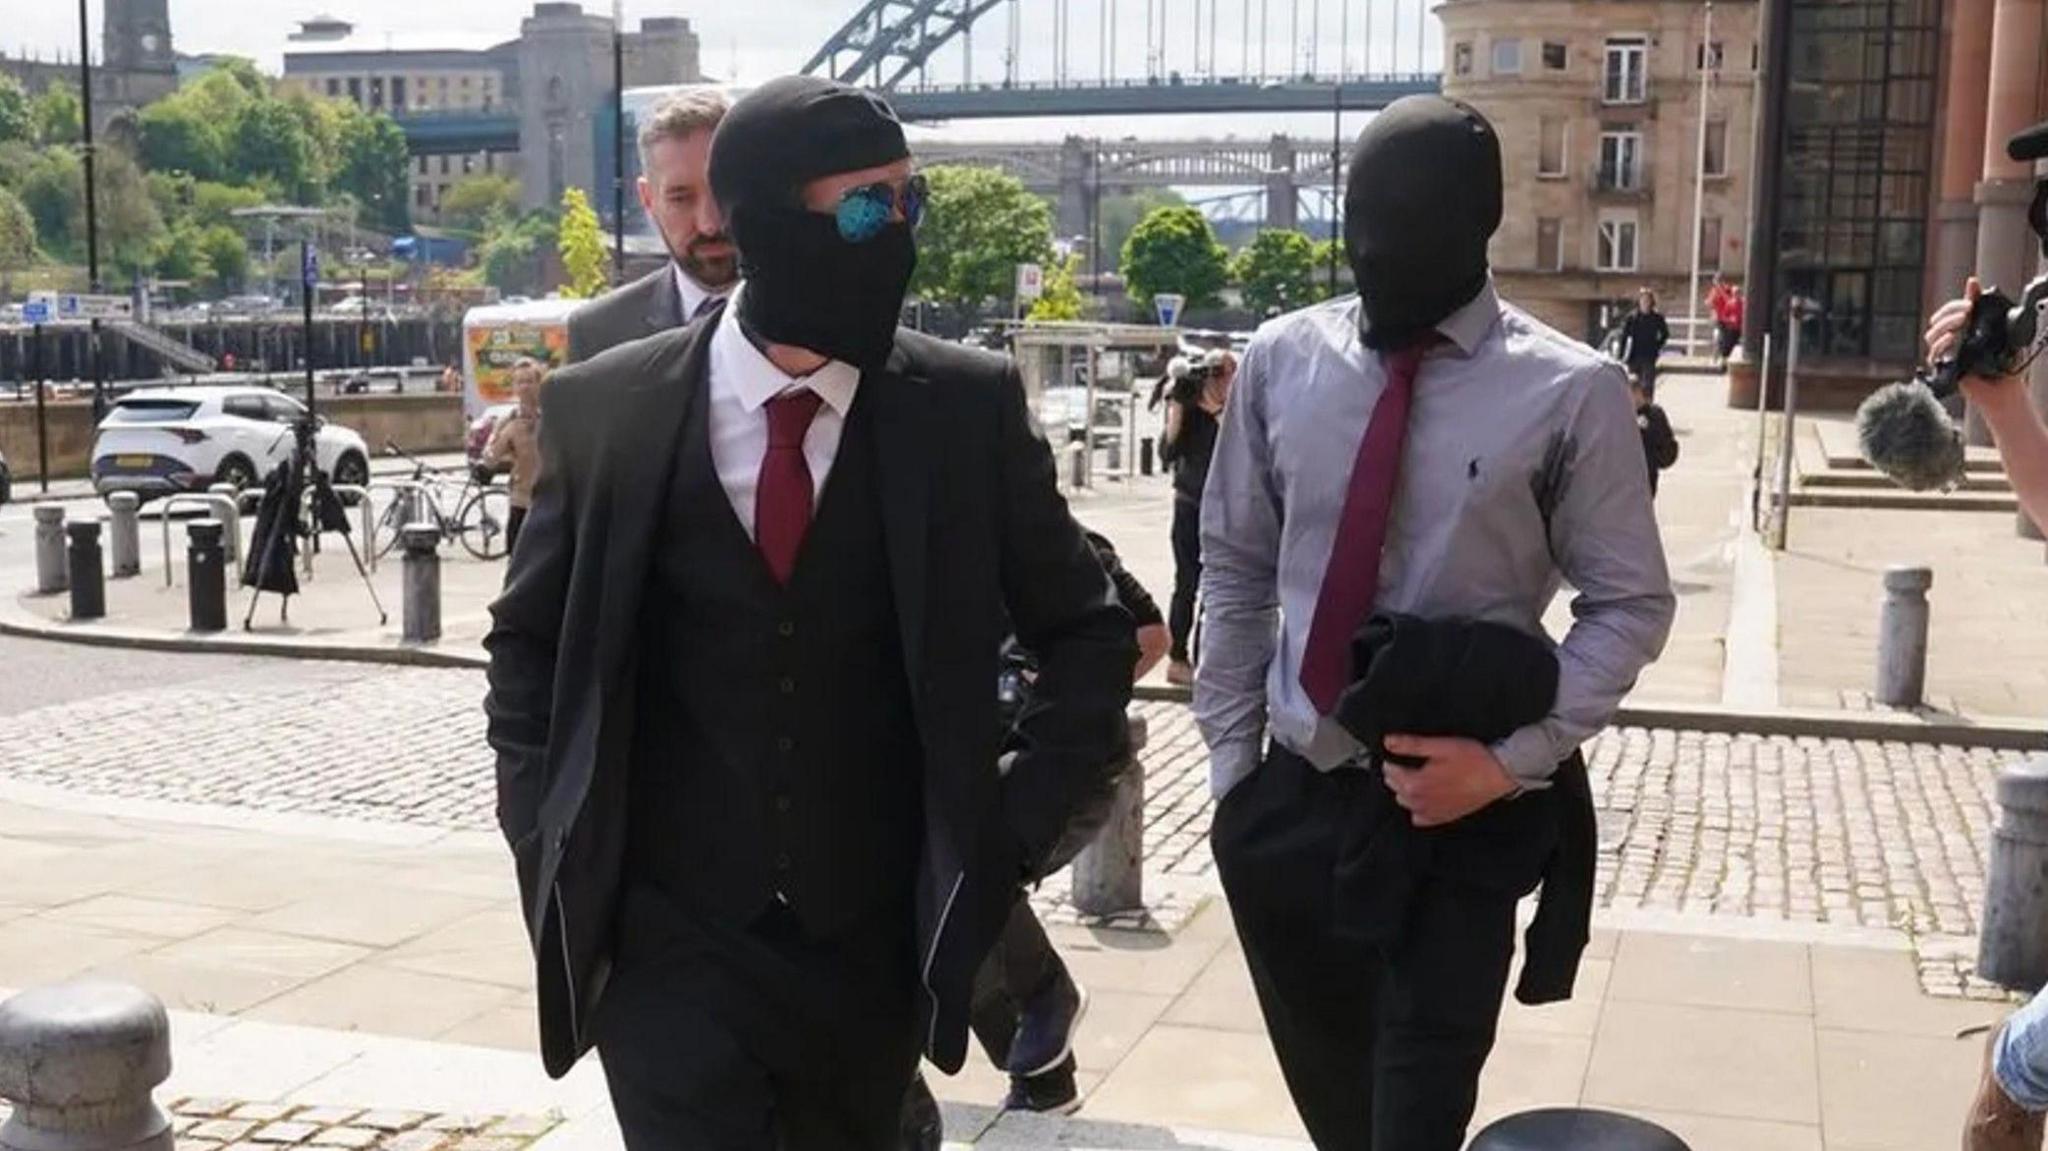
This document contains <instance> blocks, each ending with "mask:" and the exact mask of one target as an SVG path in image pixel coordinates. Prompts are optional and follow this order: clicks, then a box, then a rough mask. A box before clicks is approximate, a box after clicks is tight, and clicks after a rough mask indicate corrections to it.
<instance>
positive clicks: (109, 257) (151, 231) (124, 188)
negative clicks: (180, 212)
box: [73, 148, 164, 273]
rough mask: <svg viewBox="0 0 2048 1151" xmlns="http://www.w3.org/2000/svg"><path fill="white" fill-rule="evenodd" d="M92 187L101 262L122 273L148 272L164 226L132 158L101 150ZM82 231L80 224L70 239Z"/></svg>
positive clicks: (125, 154) (114, 151) (118, 152)
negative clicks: (97, 197)
mask: <svg viewBox="0 0 2048 1151" xmlns="http://www.w3.org/2000/svg"><path fill="white" fill-rule="evenodd" d="M94 184H95V190H96V191H97V193H98V196H99V229H100V259H101V262H102V263H104V264H107V265H110V266H112V267H113V268H115V269H117V270H119V271H122V272H124V273H133V272H135V271H137V270H140V269H145V268H148V267H149V266H150V264H151V255H152V253H153V250H154V248H155V246H156V244H157V242H158V239H159V238H160V237H161V236H162V234H163V231H164V223H163V217H162V216H161V215H159V214H158V213H157V210H156V204H155V203H154V202H153V201H151V199H150V197H149V183H148V181H147V180H146V179H145V178H144V177H143V174H142V169H141V168H140V167H138V166H137V165H136V163H135V158H134V157H133V156H131V155H129V154H128V153H126V152H124V151H122V150H120V149H119V148H104V149H101V150H100V152H99V162H98V164H96V165H95V175H94ZM82 228H83V225H82V224H81V225H80V226H79V228H76V229H74V230H73V235H79V234H82Z"/></svg>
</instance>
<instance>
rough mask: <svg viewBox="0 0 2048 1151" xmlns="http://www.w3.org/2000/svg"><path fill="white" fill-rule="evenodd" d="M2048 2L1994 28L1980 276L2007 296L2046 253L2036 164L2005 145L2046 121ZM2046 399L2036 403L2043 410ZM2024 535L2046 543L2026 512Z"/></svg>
mask: <svg viewBox="0 0 2048 1151" xmlns="http://www.w3.org/2000/svg"><path fill="white" fill-rule="evenodd" d="M2044 9H2048V0H1997V5H1996V8H1995V9H1994V11H1993V14H1992V21H1991V67H1990V70H1989V71H1990V83H1989V93H1988V99H1987V103H1986V114H1985V125H1984V164H1983V168H1982V172H1983V179H1982V180H1980V181H1979V182H1978V184H1977V192H1976V201H1977V208H1978V218H1977V265H1976V267H1977V275H1978V277H1979V278H1981V279H1982V280H1983V281H1984V283H1985V285H1986V286H1987V287H1989V286H1993V285H1995V286H1997V287H1998V288H2000V289H2002V290H2004V291H2005V292H2007V293H2008V294H2010V293H2014V292H2017V291H2018V290H2019V289H2020V288H2021V287H2022V286H2024V285H2025V284H2026V282H2027V280H2029V279H2031V278H2032V275H2033V272H2034V269H2035V267H2036V266H2037V264H2038V262H2039V257H2040V247H2039V245H2038V244H2037V243H2036V241H2035V239H2034V235H2033V233H2032V232H2031V231H2029V230H2028V228H2027V205H2028V204H2029V203H2031V202H2032V201H2033V195H2034V171H2033V166H2032V165H2031V164H2022V163H2016V162H2014V161H2012V160H2010V159H2008V158H2007V157H2006V154H2005V142H2006V140H2007V139H2009V138H2010V137H2011V136H2012V135H2013V133H2015V132H2018V131H2019V130H2020V129H2022V128H2025V127H2027V126H2029V125H2031V124H2033V123H2034V122H2035V121H2037V120H2039V119H2040V118H2041V109H2040V106H2039V93H2040V84H2041V45H2042V37H2043V35H2044V34H2048V27H2044V25H2043V21H2042V15H2043V11H2044ZM2040 400H2041V396H2040V395H2039V394H2038V393H2037V394H2036V396H2035V402H2036V406H2037V407H2038V406H2039V404H2040ZM2019 531H2020V535H2021V536H2023V537H2025V538H2027V539H2040V538H2041V532H2040V529H2039V528H2037V527H2035V526H2034V524H2033V522H2032V521H2031V520H2029V519H2028V518H2027V516H2026V513H2025V512H2021V513H2019Z"/></svg>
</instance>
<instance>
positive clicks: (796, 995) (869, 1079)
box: [486, 77, 1136, 1151]
mask: <svg viewBox="0 0 2048 1151" xmlns="http://www.w3.org/2000/svg"><path fill="white" fill-rule="evenodd" d="M711 175H712V183H713V187H714V189H715V190H716V193H717V196H718V200H719V203H720V206H721V207H722V208H723V209H724V211H725V213H726V219H727V220H728V221H730V224H731V227H732V231H733V235H734V237H735V239H736V240H737V242H738V245H739V249H740V251H741V253H742V256H741V260H742V264H743V266H744V270H745V276H746V283H745V286H744V288H743V289H742V290H741V291H739V292H738V293H737V294H736V295H735V297H734V299H733V301H732V303H731V304H730V305H729V306H728V307H727V308H726V309H724V311H723V312H721V313H720V314H719V315H718V317H717V318H716V319H714V320H707V321H706V322H703V323H697V324H691V325H689V326H686V327H683V328H680V329H675V330H672V331H669V332H666V333H663V334H662V335H659V336H656V337H653V338H651V339H647V340H642V341H639V342H637V343H633V344H630V345H625V346H621V347H618V348H614V349H612V350H611V351H609V352H606V353H604V354H603V355H600V356H598V357H597V358H596V359H594V360H591V361H589V362H587V363H583V364H578V365H575V366H572V367H569V368H565V369H563V370H561V371H560V372H558V373H556V374H555V375H554V377H553V378H552V379H551V381H550V383H549V385H548V387H547V389H546V390H545V392H544V394H543V398H542V411H543V416H542V421H541V427H542V429H543V430H542V435H541V440H542V454H543V464H542V468H541V481H540V486H539V488H538V490H537V492H536V493H535V498H534V506H533V510H532V511H531V513H530V514H529V515H528V518H527V520H526V524H525V529H524V531H523V532H522V534H521V536H520V544H519V549H518V551H517V552H516V553H515V554H514V556H513V559H512V565H511V571H510V573H509V576H508V581H507V586H506V589H505V592H504V594H503V596H502V597H501V598H500V599H499V600H498V602H497V603H496V604H495V605H493V607H492V615H493V627H492V630H491V633H490V636H489V637H488V639H487V640H486V646H487V647H488V649H489V650H490V653H491V668H490V697H489V699H488V701H487V703H486V710H487V711H488V713H489V719H490V741H491V745H492V747H493V748H494V749H495V750H496V751H497V753H498V813H499V821H500V824H501V825H502V827H503V830H504V832H505V835H506V837H507V838H508V839H509V840H510V841H511V843H512V850H513V855H514V857H515V860H516V863H517V870H518V875H519V881H520V891H521V896H522V899H523V901H524V903H523V907H524V910H525V914H526V918H527V924H528V927H529V928H530V931H531V935H532V941H533V944H534V947H535V952H536V957H537V960H538V964H539V979H538V993H539V1002H540V1015H541V1019H540V1024H541V1046H542V1055H543V1057H544V1059H545V1062H546V1065H547V1068H548V1070H549V1072H550V1073H552V1074H555V1075H561V1074H565V1073H566V1072H567V1071H568V1069H569V1068H570V1066H571V1065H572V1064H573V1063H574V1062H575V1061H576V1060H577V1059H578V1058H579V1057H580V1056H581V1055H582V1054H583V1052H585V1051H586V1050H588V1049H589V1048H590V1047H591V1046H593V1045H595V1046H596V1047H598V1048H599V1050H600V1053H601V1054H602V1056H603V1059H604V1067H605V1072H606V1075H607V1077H608V1079H609V1081H610V1085H611V1089H612V1098H613V1102H614V1105H615V1108H616V1110H617V1113H618V1117H619V1121H620V1125H621V1128H622V1129H623V1131H624V1133H625V1137H626V1143H627V1146H628V1147H630V1148H634V1149H636V1151H638V1149H642V1148H671V1147H673V1148H693V1149H694V1148H716V1149H728V1148H731V1149H742V1151H753V1149H761V1151H767V1149H770V1148H783V1149H790V1151H804V1149H809V1148H820V1149H823V1148H830V1149H832V1151H861V1149H865V1148H883V1147H888V1146H890V1145H891V1144H892V1143H893V1140H894V1137H895V1135H896V1121H897V1117H898V1106H899V1104H900V1103H901V1102H902V1100H903V1097H904V1091H905V1089H906V1088H907V1086H908V1085H909V1083H910V1080H911V1077H912V1074H913V1072H914V1069H915V1065H916V1061H917V1057H918V1055H919V1053H920V1052H923V1053H924V1054H925V1055H927V1056H928V1057H929V1058H930V1059H931V1060H932V1061H933V1062H934V1063H936V1064H937V1065H938V1066H939V1067H941V1068H942V1069H944V1070H947V1071H949V1072H951V1071H956V1070H958V1069H959V1067H960V1064H961V1062H962V1060H963V1058H964V1055H965V1047H966V1034H967V1007H968V999H969V989H970V986H971V983H972V980H973V976H974V972H975V969H976V968H977V967H978V966H979V965H980V963H981V960H982V957H983V956H984V955H985V954H986V953H987V951H988V949H989V946H990V944H991V942H992V941H993V940H994V939H995V937H996V935H997V933H998V932H999V930H1000V929H1001V927H1002V924H1003V922H1004V919H1005V917H1006V916H1007V915H1008V913H1009V910H1010V906H1011V904H1012V901H1013V900H1014V899H1015V895H1016V889H1017V885H1018V883H1019V881H1020V879H1021V878H1022V877H1023V876H1025V875H1027V874H1030V873H1031V872H1033V871H1034V870H1035V868H1036V867H1037V866H1038V864H1040V863H1041V862H1042V861H1044V860H1045V859H1047V858H1048V857H1049V856H1050V853H1051V852H1052V850H1053V848H1054V846H1055V845H1056V843H1057V841H1058V839H1059V837H1060V833H1061V830H1062V828H1063V826H1064V824H1065V822H1066V819H1067V817H1068V815H1069V813H1070V812H1071V810H1072V809H1073V807H1074V806H1075V804H1076V802H1077V800H1078V797H1080V796H1082V795H1084V794H1087V793H1088V792H1089V791H1090V789H1091V786H1092V785H1094V784H1095V782H1096V781H1097V780H1099V778H1100V776H1101V773H1103V772H1104V771H1106V770H1108V769H1109V768H1110V767H1111V766H1112V765H1113V764H1114V763H1115V761H1116V760H1117V758H1118V757H1119V756H1120V755H1121V754H1122V753H1123V744H1124V732H1123V710H1124V707H1125V705H1126V704H1127V703H1128V700H1129V696H1130V671H1131V666H1132V661H1133V660H1134V659H1135V658H1136V647H1135V645H1134V644H1133V642H1132V639H1131V632H1132V625H1131V619H1130V616H1129V615H1128V614H1127V613H1126V612H1125V611H1124V610H1123V609H1122V608H1121V607H1119V606H1118V604H1117V601H1116V598H1115V595H1114V593H1113V592H1112V590H1111V587H1110V583H1109V580H1108V577H1107V576H1106V575H1105V574H1104V573H1103V569H1102V566H1101V565H1100V564H1099V563H1098V562H1097V561H1096V560H1095V558H1094V556H1093V554H1092V553H1091V552H1090V550H1089V547H1088V544H1087V542H1086V541H1085V540H1084V539H1083V537H1082V534H1081V531H1080V529H1079V528H1078V527H1077V526H1076V525H1075V524H1074V522H1073V519H1072V518H1071V517H1070V516H1069V515H1068V513H1067V509H1066V506H1065V504H1064V502H1063V501H1062V500H1061V499H1060V497H1059V495H1058V493H1057V491H1056V490H1055V487H1054V478H1053V463H1052V457H1051V454H1050V453H1049V451H1048V450H1047V448H1046V445H1045V443H1044V441H1043V440H1041V439H1040V438H1038V436H1037V435H1036V434H1035V433H1034V431H1033V430H1032V425H1031V422H1030V420H1029V418H1028V416H1027V414H1026V410H1025V404H1024V396H1023V391H1022V387H1021V384H1020V382H1019V379H1018V376H1017V372H1016V369H1015V367H1014V365H1012V364H1011V363H1010V362H1009V361H1007V360H1005V359H1002V358H1000V357H997V356H992V355H989V354H987V353H983V352H978V351H973V350H970V349H967V348H963V347H959V346H956V345H951V344H944V343H940V342H938V341H935V340H930V339H927V338H925V337H923V336H921V335H918V334H916V333H912V332H906V331H899V330H898V329H897V327H896V316H897V313H898V311H899V310H900V307H901V301H902V299H903V294H904V291H905V288H906V285H907V284H908V282H909V277H910V271H911V268H912V266H913V265H914V263H915V259H916V249H915V243H914V240H913V236H912V227H913V225H914V224H915V221H916V219H917V217H918V216H919V215H920V214H921V212H922V207H923V205H922V197H921V182H920V181H917V180H916V179H915V178H914V177H913V176H912V175H911V172H910V165H909V160H908V154H907V151H906V149H905V146H904V142H903V133H902V128H901V125H900V124H898V123H897V121H896V119H895V116H894V115H893V114H892V113H891V112H890V110H889V108H888V106H887V105H886V104H884V103H883V102H882V101H881V100H880V98H878V97H875V96H873V95H871V94H869V93H865V92H861V91H859V90H857V89H854V88H850V87H847V86H845V85H841V84H837V83H834V82H830V81H824V80H818V79H811V78H799V77H792V78H786V79H783V80H778V81H775V82H773V83H770V84H768V85H766V86H764V87H762V88H760V89H758V90H756V91H755V92H754V93H752V94H750V95H749V96H747V97H746V98H745V99H744V100H742V101H740V102H739V103H738V104H737V105H736V106H735V107H734V108H733V110H732V112H731V113H730V114H729V115H728V116H727V118H726V120H725V122H724V123H723V124H722V125H721V126H720V129H719V131H718V134H717V137H716V139H715V141H714V144H713V149H712V163H711ZM1005 618H1007V619H1008V620H1009V621H1010V622H1011V624H1012V625H1013V626H1014V628H1015V631H1016V634H1017V635H1018V636H1019V638H1020V639H1021V641H1022V642H1024V643H1025V644H1026V645H1028V646H1029V648H1030V649H1031V650H1032V651H1033V652H1034V653H1036V654H1037V656H1038V658H1039V676H1038V679H1037V681H1036V684H1035V690H1034V695H1035V703H1034V706H1033V707H1032V708H1031V709H1029V710H1028V711H1027V712H1026V714H1025V715H1024V716H1023V717H1022V718H1021V719H1020V721H1019V723H1018V732H1019V734H1020V736H1021V743H1020V744H1019V746H1020V747H1021V748H1022V750H1021V751H1016V752H1012V753H1010V754H1007V755H1005V756H1003V757H1002V759H1001V761H1000V762H999V760H998V743H997V737H998V728H997V724H996V721H995V719H996V717H995V709H996V698H995V692H994V687H993V685H994V684H995V682H996V674H997V669H998V649H999V646H1000V644H1001V642H1002V639H1003V635H1002V632H1003V629H1004V620H1005Z"/></svg>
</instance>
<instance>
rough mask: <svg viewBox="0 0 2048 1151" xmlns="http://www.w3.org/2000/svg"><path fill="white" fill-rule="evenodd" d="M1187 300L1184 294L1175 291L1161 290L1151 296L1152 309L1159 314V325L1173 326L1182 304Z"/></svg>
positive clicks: (1178, 318) (1178, 316)
mask: <svg viewBox="0 0 2048 1151" xmlns="http://www.w3.org/2000/svg"><path fill="white" fill-rule="evenodd" d="M1187 302H1188V298H1187V297H1186V296H1183V295H1180V294H1179V293H1177V292H1161V293H1159V294H1158V295H1156V296H1153V297H1152V310H1153V312H1155V313H1156V314H1157V315H1158V316H1159V326H1160V327H1162V328H1170V327H1173V326H1174V324H1175V323H1177V322H1178V321H1179V320H1180V310H1181V307H1182V305H1184V304H1186V303H1187Z"/></svg>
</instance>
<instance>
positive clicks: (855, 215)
mask: <svg viewBox="0 0 2048 1151" xmlns="http://www.w3.org/2000/svg"><path fill="white" fill-rule="evenodd" d="M928 192H929V189H928V187H927V186H926V184H925V179H924V177H923V176H921V175H919V176H912V177H911V178H910V179H909V180H907V181H905V182H904V185H903V187H902V189H901V190H900V191H899V190H898V189H897V188H896V186H895V185H893V184H889V183H886V182H884V183H876V184H863V185H862V186H860V187H858V188H849V189H847V190H846V192H845V193H844V194H843V195H841V196H840V197H839V211H838V212H837V217H838V221H839V238H840V239H842V240H845V241H846V242H847V243H849V244H865V243H867V242H868V241H869V240H872V239H874V238H875V237H876V236H879V235H881V234H882V229H883V228H885V227H887V226H888V225H889V221H890V220H891V219H892V218H893V217H894V216H895V215H896V213H897V212H899V211H900V212H902V214H903V222H904V223H905V224H908V225H910V228H911V230H912V231H916V230H917V226H918V224H919V223H920V222H922V221H923V220H924V205H925V198H926V195H927V193H928Z"/></svg>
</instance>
